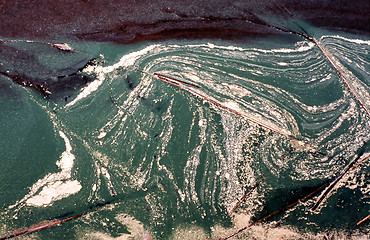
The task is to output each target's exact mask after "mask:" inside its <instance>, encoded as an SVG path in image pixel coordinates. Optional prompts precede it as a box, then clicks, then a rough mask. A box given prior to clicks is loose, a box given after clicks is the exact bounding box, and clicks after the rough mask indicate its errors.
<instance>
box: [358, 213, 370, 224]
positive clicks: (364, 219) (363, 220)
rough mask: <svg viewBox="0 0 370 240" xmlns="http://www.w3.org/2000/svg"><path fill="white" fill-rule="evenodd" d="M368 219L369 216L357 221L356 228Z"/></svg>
mask: <svg viewBox="0 0 370 240" xmlns="http://www.w3.org/2000/svg"><path fill="white" fill-rule="evenodd" d="M369 218H370V214H369V215H367V217H364V218H363V219H362V220H361V221H359V222H358V223H357V226H358V225H360V224H361V223H363V222H365V221H366V220H368V219H369Z"/></svg>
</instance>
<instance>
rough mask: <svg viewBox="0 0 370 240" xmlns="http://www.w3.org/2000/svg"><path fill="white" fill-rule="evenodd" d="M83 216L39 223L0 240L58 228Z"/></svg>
mask: <svg viewBox="0 0 370 240" xmlns="http://www.w3.org/2000/svg"><path fill="white" fill-rule="evenodd" d="M85 214H86V213H81V214H78V215H75V216H72V217H69V218H65V219H56V220H51V221H46V222H41V223H38V224H35V225H32V226H30V227H29V228H26V229H21V230H14V232H13V233H12V234H9V235H7V236H5V237H2V238H0V240H4V239H10V238H14V237H18V236H22V235H25V234H29V233H33V232H37V231H40V230H42V229H46V228H51V227H54V226H59V225H61V224H62V223H65V222H68V221H71V220H73V219H75V218H78V217H81V216H83V215H85Z"/></svg>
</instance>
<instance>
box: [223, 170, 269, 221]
mask: <svg viewBox="0 0 370 240" xmlns="http://www.w3.org/2000/svg"><path fill="white" fill-rule="evenodd" d="M268 175H269V173H268V174H266V175H265V176H264V177H263V178H261V179H260V180H259V181H258V182H257V183H256V184H255V185H254V186H253V187H252V188H251V189H250V190H249V191H248V192H247V193H246V194H245V195H244V196H243V197H242V198H241V199H240V200H239V201H238V202H237V203H236V204H235V206H234V207H233V209H231V210H230V212H229V215H230V216H231V215H232V214H233V212H234V211H235V209H237V208H238V207H239V205H240V204H241V203H242V202H243V201H244V200H245V199H246V198H247V197H248V196H249V195H250V194H251V193H252V192H253V191H254V189H256V188H257V187H258V186H259V185H260V184H261V183H262V182H263V181H264V180H265V179H266V177H267V176H268Z"/></svg>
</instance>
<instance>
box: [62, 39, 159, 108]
mask: <svg viewBox="0 0 370 240" xmlns="http://www.w3.org/2000/svg"><path fill="white" fill-rule="evenodd" d="M157 46H158V45H150V46H148V47H146V48H144V49H142V50H139V51H136V52H132V53H129V54H127V55H124V56H123V57H122V58H121V59H120V61H119V62H117V63H116V64H114V65H112V66H107V67H103V66H89V67H87V68H86V69H84V71H85V72H87V73H95V74H97V77H96V80H95V81H93V82H91V83H89V84H88V85H87V86H86V87H85V88H83V89H82V91H81V92H80V94H78V95H77V97H76V98H75V99H74V100H73V101H71V102H70V103H68V104H67V105H66V108H68V107H71V106H73V105H75V104H76V103H77V102H78V101H80V100H81V99H84V98H86V97H87V96H89V95H90V94H91V93H93V92H95V91H96V90H98V89H99V87H100V86H101V85H102V84H103V82H104V81H105V79H106V74H108V73H111V72H113V71H115V70H116V69H118V68H127V67H130V66H133V65H134V64H135V62H136V61H137V60H138V59H139V58H140V57H141V56H143V55H145V54H147V53H148V52H150V51H152V50H153V49H154V48H156V47H157Z"/></svg>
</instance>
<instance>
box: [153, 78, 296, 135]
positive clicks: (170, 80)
mask: <svg viewBox="0 0 370 240" xmlns="http://www.w3.org/2000/svg"><path fill="white" fill-rule="evenodd" d="M153 76H156V77H157V78H158V79H159V80H161V81H163V82H166V83H169V84H171V85H174V86H176V87H179V88H181V89H184V90H186V91H187V92H190V93H192V94H194V95H196V96H198V97H200V98H202V99H204V100H206V101H207V102H210V103H212V104H214V105H216V106H218V107H220V108H223V109H225V110H227V111H229V112H232V113H234V114H236V115H239V116H242V117H244V118H245V119H247V120H248V121H250V122H253V123H255V124H257V125H259V126H260V127H263V128H265V129H268V130H270V131H273V132H275V133H278V134H280V135H283V136H285V137H287V138H289V139H294V140H300V139H299V138H297V137H295V136H293V135H290V134H288V133H285V132H283V131H281V130H279V129H277V128H275V127H272V126H269V125H267V124H266V123H263V122H261V121H259V120H258V119H256V118H253V117H251V116H249V115H247V114H244V113H241V112H238V111H236V110H235V109H232V108H230V107H227V106H225V105H222V104H221V103H219V102H217V101H215V100H213V99H211V98H208V97H206V96H205V95H203V94H201V93H199V92H197V91H194V90H193V89H191V88H188V87H186V86H184V85H182V84H181V83H183V81H181V80H177V79H175V78H172V77H168V76H165V75H162V74H159V73H154V74H153ZM187 85H191V84H189V83H188V84H187Z"/></svg>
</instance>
